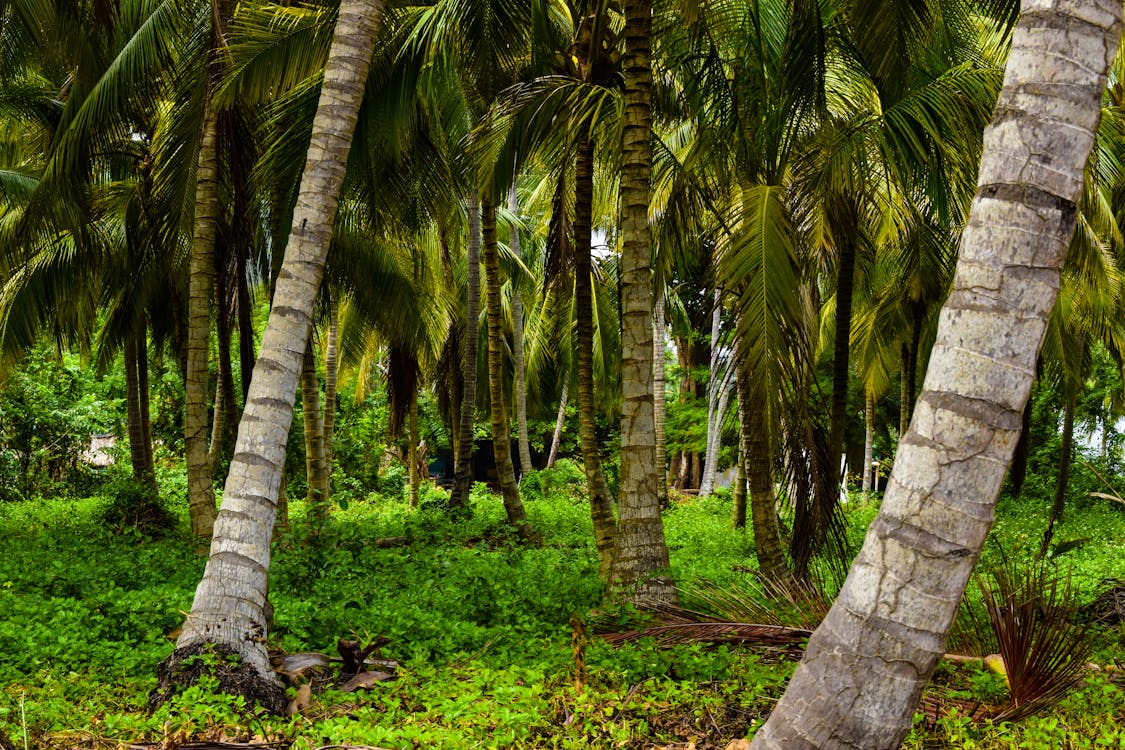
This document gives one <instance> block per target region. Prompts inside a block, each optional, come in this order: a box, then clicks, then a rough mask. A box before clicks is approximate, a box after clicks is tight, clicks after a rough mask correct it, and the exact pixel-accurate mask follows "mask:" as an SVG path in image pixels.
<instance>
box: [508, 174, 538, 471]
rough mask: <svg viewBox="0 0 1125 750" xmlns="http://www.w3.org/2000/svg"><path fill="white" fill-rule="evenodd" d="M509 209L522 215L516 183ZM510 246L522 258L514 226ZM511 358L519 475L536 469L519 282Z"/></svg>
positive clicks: (515, 289)
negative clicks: (529, 427)
mask: <svg viewBox="0 0 1125 750" xmlns="http://www.w3.org/2000/svg"><path fill="white" fill-rule="evenodd" d="M508 210H509V211H511V212H512V215H513V216H519V213H520V204H519V201H518V200H517V198H516V185H515V183H514V182H513V183H512V187H511V189H510V190H509V191H508ZM508 246H509V247H511V248H512V253H513V254H515V255H516V257H519V254H520V231H519V228H518V227H516V226H513V227H512V236H511V237H510V238H509V239H508ZM512 357H513V358H514V359H515V361H516V362H515V366H516V378H515V384H514V385H513V388H514V390H515V393H514V394H513V395H514V399H513V400H514V401H515V406H516V429H517V434H518V435H519V447H520V476H521V477H523V476H526V475H527V473H528V472H529V471H532V470H534V469H535V467H534V466H532V464H531V439H530V438H529V437H528V435H527V363H526V362H524V354H523V299H522V298H521V297H520V289H519V285H518V284H515V283H513V284H512Z"/></svg>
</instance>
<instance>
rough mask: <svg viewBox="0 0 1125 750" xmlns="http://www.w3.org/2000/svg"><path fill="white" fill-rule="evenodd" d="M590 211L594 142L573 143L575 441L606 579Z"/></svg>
mask: <svg viewBox="0 0 1125 750" xmlns="http://www.w3.org/2000/svg"><path fill="white" fill-rule="evenodd" d="M593 206H594V142H593V141H591V140H590V139H589V138H584V139H582V140H581V141H579V143H578V157H577V160H576V162H575V167H574V249H573V254H574V338H575V347H576V349H577V351H576V352H575V354H576V357H577V359H578V441H579V443H580V445H581V447H582V466H583V468H584V470H585V472H586V492H587V494H588V495H589V496H590V518H591V520H592V521H593V524H594V545H595V547H596V548H597V550H598V569H599V571H600V572H601V574H602V577H603V578H606V577H608V576H609V570H610V565H611V563H612V562H613V544H614V537H615V535H616V533H617V520H616V519H615V518H614V516H613V496H612V495H611V494H610V491H609V484H608V483H607V482H606V479H605V471H604V469H603V468H602V457H601V452H600V451H599V450H598V437H597V433H596V432H595V431H594V292H593V286H594V281H593V266H592V264H591V260H590V245H591V242H592V234H591V231H592V230H591V221H592V219H591V217H592V215H593Z"/></svg>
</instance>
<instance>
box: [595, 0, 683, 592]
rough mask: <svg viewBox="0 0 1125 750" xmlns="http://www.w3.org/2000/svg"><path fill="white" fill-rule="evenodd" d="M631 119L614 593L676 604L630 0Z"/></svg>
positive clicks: (645, 144)
mask: <svg viewBox="0 0 1125 750" xmlns="http://www.w3.org/2000/svg"><path fill="white" fill-rule="evenodd" d="M624 10H625V57H624V60H623V64H622V72H623V74H624V79H625V93H624V100H625V116H624V123H623V125H622V143H621V391H622V403H621V492H620V497H619V498H618V504H617V538H616V540H615V544H614V552H613V565H612V567H611V570H610V590H611V591H613V592H614V593H615V594H616V595H618V596H624V597H627V598H629V599H631V600H632V601H635V602H641V601H643V602H658V603H669V602H674V601H675V600H676V588H675V585H674V584H673V582H672V578H671V575H670V574H669V572H668V547H667V545H666V544H665V542H664V522H663V520H662V519H661V517H660V497H659V495H658V494H657V482H656V470H657V466H656V429H655V417H654V414H653V379H652V308H653V294H652V263H651V249H650V247H649V245H650V231H649V225H648V204H649V193H650V188H651V182H652V49H651V44H652V3H651V2H650V0H632V1H631V2H625V3H624Z"/></svg>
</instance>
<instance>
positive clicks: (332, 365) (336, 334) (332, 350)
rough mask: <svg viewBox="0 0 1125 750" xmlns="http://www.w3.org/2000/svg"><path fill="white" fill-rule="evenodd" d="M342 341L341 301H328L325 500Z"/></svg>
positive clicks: (329, 485)
mask: <svg viewBox="0 0 1125 750" xmlns="http://www.w3.org/2000/svg"><path fill="white" fill-rule="evenodd" d="M339 339H340V301H339V300H338V299H336V297H333V296H330V297H329V299H328V340H327V341H326V342H325V345H324V424H323V425H322V426H323V428H324V477H325V481H324V488H323V489H324V499H325V500H328V499H329V498H331V497H332V439H333V436H334V433H335V431H336V392H337V389H338V383H339V377H340V366H339V343H338V342H339Z"/></svg>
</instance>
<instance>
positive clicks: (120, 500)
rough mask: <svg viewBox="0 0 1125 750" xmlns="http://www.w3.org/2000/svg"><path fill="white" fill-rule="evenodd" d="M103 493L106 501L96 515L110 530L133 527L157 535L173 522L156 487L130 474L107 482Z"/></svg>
mask: <svg viewBox="0 0 1125 750" xmlns="http://www.w3.org/2000/svg"><path fill="white" fill-rule="evenodd" d="M103 494H104V495H106V496H107V497H108V498H109V501H108V502H107V503H106V505H105V507H103V508H102V510H101V513H100V514H99V515H100V518H101V521H102V523H103V524H105V526H107V527H108V528H111V529H113V530H114V531H118V532H121V531H126V530H129V529H133V530H136V531H139V532H140V533H142V534H144V535H145V536H148V537H152V538H153V539H159V538H160V537H163V536H165V535H166V534H167V533H168V532H170V531H171V530H172V529H174V528H175V526H176V517H175V516H174V515H172V513H171V511H169V510H168V508H167V507H165V505H164V501H163V500H162V499H161V497H160V495H159V494H158V493H157V491H156V490H154V489H153V488H151V487H149V486H148V485H147V484H145V483H143V482H138V481H137V480H136V479H133V478H132V477H122V478H121V479H116V480H114V481H112V482H110V483H109V484H107V485H106V487H105V488H104V491H103Z"/></svg>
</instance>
